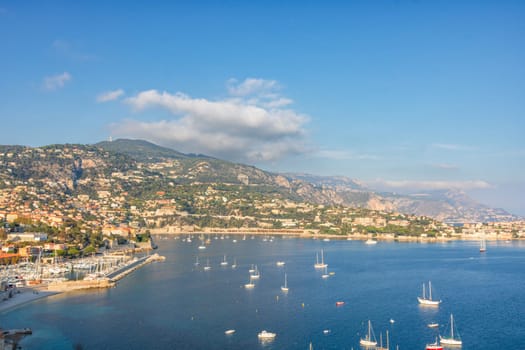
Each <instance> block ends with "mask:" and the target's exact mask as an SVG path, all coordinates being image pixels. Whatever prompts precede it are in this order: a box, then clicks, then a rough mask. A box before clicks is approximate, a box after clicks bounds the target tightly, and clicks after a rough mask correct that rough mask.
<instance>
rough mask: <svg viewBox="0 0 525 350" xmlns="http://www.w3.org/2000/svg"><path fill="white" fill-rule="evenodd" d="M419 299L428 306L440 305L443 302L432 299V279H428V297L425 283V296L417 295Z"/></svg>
mask: <svg viewBox="0 0 525 350" xmlns="http://www.w3.org/2000/svg"><path fill="white" fill-rule="evenodd" d="M417 301H419V303H420V304H421V305H426V306H439V304H440V303H441V300H432V284H431V283H430V281H428V298H427V296H426V293H425V284H424V283H423V296H422V297H417Z"/></svg>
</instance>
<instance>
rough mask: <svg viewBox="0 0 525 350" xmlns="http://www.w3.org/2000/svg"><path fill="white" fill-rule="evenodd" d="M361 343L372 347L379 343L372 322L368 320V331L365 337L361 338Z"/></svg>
mask: <svg viewBox="0 0 525 350" xmlns="http://www.w3.org/2000/svg"><path fill="white" fill-rule="evenodd" d="M359 344H360V345H362V346H365V347H371V346H376V345H377V340H376V337H375V335H374V330H373V329H372V322H370V320H368V333H367V334H366V336H365V338H364V339H363V338H361V339H360V340H359Z"/></svg>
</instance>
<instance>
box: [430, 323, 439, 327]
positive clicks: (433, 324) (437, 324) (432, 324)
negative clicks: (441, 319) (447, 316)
mask: <svg viewBox="0 0 525 350" xmlns="http://www.w3.org/2000/svg"><path fill="white" fill-rule="evenodd" d="M427 327H428V328H438V327H439V323H436V322H432V323H429V324H427Z"/></svg>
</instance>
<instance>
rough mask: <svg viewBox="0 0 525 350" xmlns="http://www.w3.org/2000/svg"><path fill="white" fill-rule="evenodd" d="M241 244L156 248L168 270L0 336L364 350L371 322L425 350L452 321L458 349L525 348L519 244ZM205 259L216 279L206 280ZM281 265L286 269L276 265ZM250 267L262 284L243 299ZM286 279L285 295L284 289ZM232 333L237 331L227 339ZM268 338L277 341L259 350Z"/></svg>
mask: <svg viewBox="0 0 525 350" xmlns="http://www.w3.org/2000/svg"><path fill="white" fill-rule="evenodd" d="M237 240H238V242H237V243H233V242H232V238H230V239H224V240H221V239H212V244H211V245H210V246H208V248H207V249H205V250H199V249H198V245H200V242H198V240H197V239H194V240H193V242H192V243H186V242H182V241H181V240H174V239H173V238H169V239H166V240H159V241H158V243H159V246H160V247H159V253H160V254H162V255H165V256H166V258H167V260H166V261H165V262H164V263H155V264H151V265H148V266H146V267H144V268H142V269H140V270H138V271H136V272H134V273H133V274H131V275H129V276H128V277H126V278H124V279H123V280H122V281H120V282H119V284H118V286H117V287H116V288H113V289H109V290H101V291H94V292H87V293H72V294H67V295H59V296H55V297H51V298H47V299H44V300H39V301H36V302H34V303H32V304H28V305H25V306H22V307H20V308H18V309H15V310H12V311H10V312H7V313H4V314H0V322H1V326H2V327H3V328H21V327H31V328H32V329H33V332H34V333H33V335H31V336H28V337H26V338H25V339H24V341H23V342H22V343H21V345H22V347H23V348H24V349H72V348H73V347H74V345H76V344H80V345H82V347H83V348H84V349H308V345H309V343H310V342H311V343H312V345H313V348H314V349H351V348H354V349H359V337H360V336H362V335H363V334H364V333H365V332H366V323H367V321H368V319H370V320H371V321H372V324H373V327H374V331H375V334H376V337H377V338H378V339H379V333H380V332H383V334H384V332H385V331H386V330H388V331H389V334H390V344H391V349H395V346H396V345H399V349H400V350H404V349H424V347H425V344H426V343H429V342H432V341H433V339H434V337H435V336H436V335H437V332H436V330H432V329H430V328H428V327H427V326H426V325H427V324H428V323H430V322H432V321H436V322H438V323H440V325H441V326H440V328H439V330H440V331H441V332H442V333H444V332H446V325H447V322H448V319H449V317H450V313H453V314H454V319H455V321H456V325H457V328H458V330H459V333H460V335H461V337H462V339H463V343H464V345H463V347H462V349H464V350H469V349H478V350H479V349H506V348H508V349H525V327H524V324H523V323H524V321H525V316H523V312H524V311H525V307H524V306H523V305H524V303H523V297H524V296H525V245H524V244H523V243H497V244H496V243H492V244H491V243H489V245H488V252H487V253H485V254H480V253H479V252H478V245H477V243H476V242H451V243H442V244H417V243H383V242H380V243H379V244H377V245H375V246H367V245H365V244H364V243H363V242H360V241H335V240H332V241H330V242H323V241H318V240H305V239H281V238H275V239H274V241H273V242H269V241H266V242H265V241H263V240H262V239H261V238H256V239H253V240H252V239H250V237H248V239H247V240H245V241H243V240H241V238H240V237H237ZM321 248H322V249H324V252H325V261H326V262H327V263H328V264H329V267H328V271H329V272H334V273H335V274H334V275H333V276H331V277H330V278H328V279H322V278H321V274H322V272H321V271H317V270H315V269H314V267H313V264H314V262H315V254H316V252H318V251H320V249H321ZM224 254H226V256H227V259H228V260H229V262H230V264H231V263H232V261H233V258H235V259H236V261H237V265H238V266H237V268H236V269H232V268H231V267H230V266H228V267H221V266H220V262H221V261H222V259H223V255H224ZM197 255H198V256H199V260H200V262H201V266H200V267H195V266H194V262H195V258H196V256H197ZM207 259H209V261H210V265H211V266H212V269H211V270H210V271H203V268H202V267H203V266H204V265H205V264H206V261H207ZM279 260H283V261H285V262H286V264H285V266H282V267H278V266H276V262H277V261H279ZM251 264H257V265H258V267H259V269H260V271H261V278H260V280H259V281H257V282H255V283H256V287H255V288H254V289H253V290H246V289H244V287H243V285H244V284H245V283H247V282H248V276H249V274H248V269H249V267H250V266H251ZM285 272H286V273H287V275H288V286H289V288H290V291H289V292H288V294H284V293H282V292H281V290H280V286H281V285H282V284H283V283H284V273H285ZM428 280H431V281H432V285H433V287H434V288H433V289H434V296H435V297H437V298H439V299H442V300H443V303H442V305H441V306H440V307H439V308H436V309H434V308H428V307H427V308H424V307H420V306H419V305H418V303H417V299H416V297H417V296H418V295H419V294H420V293H421V285H422V283H424V282H428ZM336 301H345V305H343V306H340V307H336V305H335V302H336ZM390 319H393V320H395V322H394V323H391V322H389V320H390ZM227 329H235V330H236V332H235V333H234V334H233V335H231V336H226V335H225V334H224V331H225V330H227ZM263 329H266V330H269V331H272V332H276V333H277V338H276V339H275V340H274V341H273V342H270V343H261V342H259V340H258V339H257V333H258V332H260V331H261V330H263ZM323 330H330V332H329V333H326V334H325V333H324V332H323Z"/></svg>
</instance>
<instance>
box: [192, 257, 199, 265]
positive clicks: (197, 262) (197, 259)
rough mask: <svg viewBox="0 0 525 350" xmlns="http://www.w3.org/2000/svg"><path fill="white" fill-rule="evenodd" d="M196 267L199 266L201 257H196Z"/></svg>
mask: <svg viewBox="0 0 525 350" xmlns="http://www.w3.org/2000/svg"><path fill="white" fill-rule="evenodd" d="M193 265H195V266H199V257H198V256H197V257H195V263H194V264H193Z"/></svg>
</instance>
